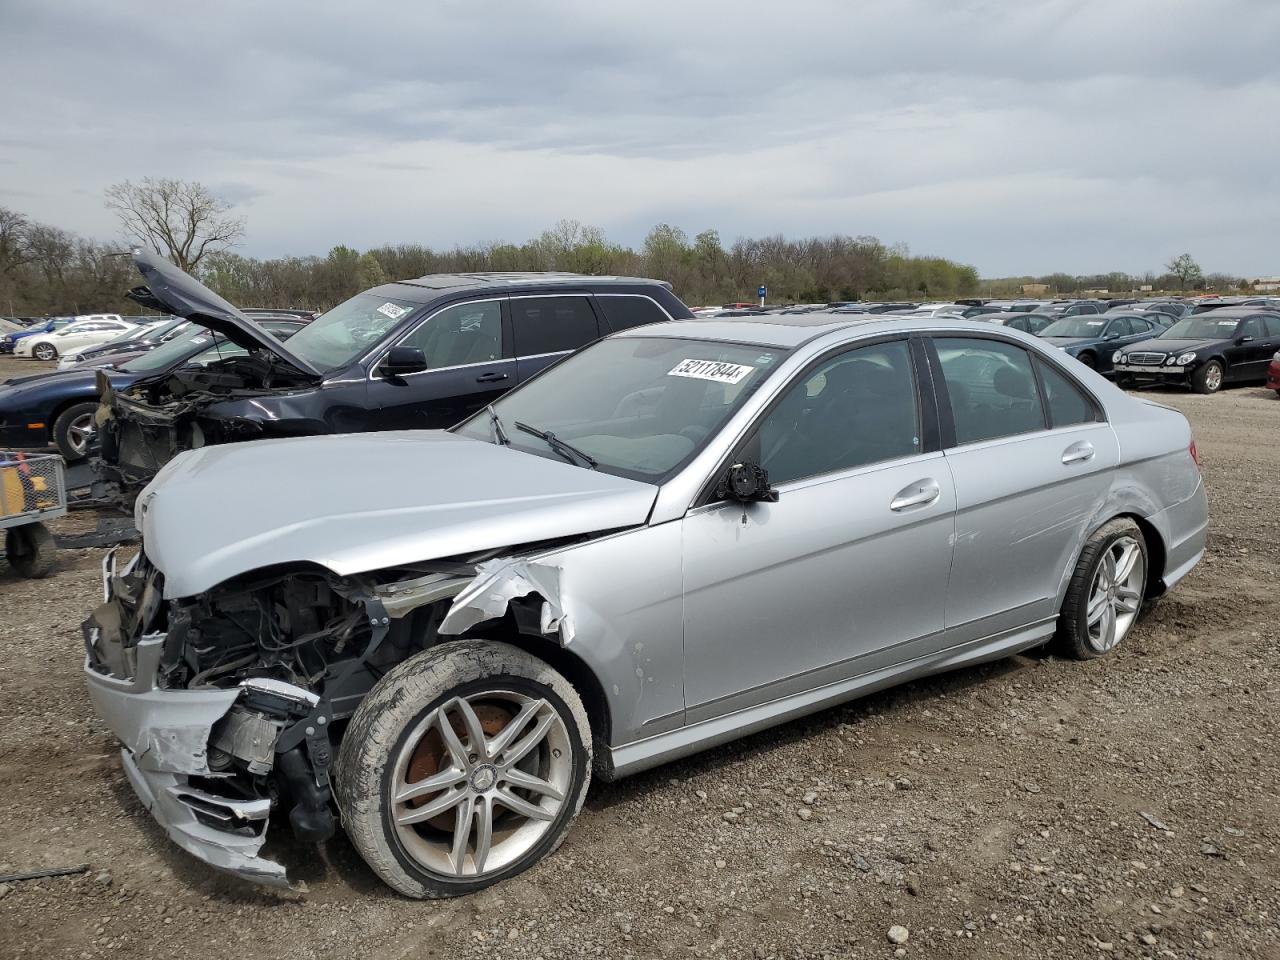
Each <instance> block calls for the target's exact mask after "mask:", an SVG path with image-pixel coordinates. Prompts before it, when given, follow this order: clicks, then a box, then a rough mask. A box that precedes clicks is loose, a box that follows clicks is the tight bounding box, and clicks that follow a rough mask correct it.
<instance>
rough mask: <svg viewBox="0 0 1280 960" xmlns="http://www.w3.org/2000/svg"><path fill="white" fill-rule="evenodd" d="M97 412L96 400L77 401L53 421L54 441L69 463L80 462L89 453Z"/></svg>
mask: <svg viewBox="0 0 1280 960" xmlns="http://www.w3.org/2000/svg"><path fill="white" fill-rule="evenodd" d="M97 412H98V404H97V403H96V402H95V403H77V404H73V405H72V406H70V407H67V409H66V410H63V411H62V413H60V414H59V415H58V419H57V420H55V421H53V442H54V444H55V445H56V446H57V448H58V452H59V453H60V454H62V459H63V460H65V461H67V463H78V462H80V461H81V460H83V459H84V458H85V457H87V456H88V455H89V451H90V449H91V448H92V446H93V441H94V434H95V432H96V428H95V425H94V419H93V418H94V416H95V415H96V414H97Z"/></svg>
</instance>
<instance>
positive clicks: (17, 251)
mask: <svg viewBox="0 0 1280 960" xmlns="http://www.w3.org/2000/svg"><path fill="white" fill-rule="evenodd" d="M29 228H30V224H29V223H28V222H27V218H26V217H24V216H23V215H22V214H20V213H18V211H17V210H10V209H8V208H7V207H0V276H3V275H4V274H6V273H10V272H12V271H13V270H15V269H16V268H17V267H19V266H21V265H22V264H24V263H26V262H27V261H28V260H30V259H31V257H30V255H29V252H28V245H27V233H28V230H29Z"/></svg>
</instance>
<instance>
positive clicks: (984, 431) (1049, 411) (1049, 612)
mask: <svg viewBox="0 0 1280 960" xmlns="http://www.w3.org/2000/svg"><path fill="white" fill-rule="evenodd" d="M930 346H931V351H932V361H933V365H934V369H935V376H934V381H935V383H936V384H937V385H938V390H939V394H940V396H939V406H940V408H941V409H942V411H943V417H942V419H943V424H942V433H943V443H944V445H945V447H946V456H947V462H948V464H949V465H950V467H951V475H952V478H953V480H954V483H955V489H956V500H957V505H956V533H955V556H954V559H953V563H952V568H951V578H950V580H949V581H948V584H947V600H946V624H947V628H948V630H949V631H951V632H952V640H953V641H954V642H965V641H966V640H968V639H976V638H979V637H985V636H992V635H995V634H998V633H1000V632H1003V631H1005V630H1011V629H1015V628H1017V627H1021V626H1026V625H1028V624H1031V623H1034V622H1037V621H1041V620H1046V619H1048V618H1051V617H1053V616H1054V615H1055V613H1056V609H1055V603H1056V597H1057V595H1058V590H1059V587H1060V586H1061V583H1062V579H1063V577H1064V575H1065V573H1066V571H1068V570H1070V569H1071V564H1072V562H1073V561H1074V558H1075V556H1076V553H1077V551H1078V550H1079V548H1080V544H1081V543H1082V542H1083V538H1084V536H1085V535H1086V533H1087V532H1088V531H1087V530H1086V529H1085V528H1086V526H1087V524H1088V523H1089V521H1090V519H1091V518H1092V517H1093V516H1094V515H1095V513H1096V511H1097V509H1098V507H1099V505H1100V504H1101V501H1102V499H1103V498H1104V497H1105V495H1106V493H1107V490H1108V488H1109V485H1110V483H1111V472H1112V471H1113V470H1114V469H1115V467H1116V464H1117V463H1118V462H1119V446H1118V444H1117V442H1116V438H1115V434H1114V433H1113V431H1112V429H1111V427H1110V425H1109V424H1107V423H1106V422H1105V419H1104V416H1103V411H1102V407H1101V405H1100V404H1098V403H1097V401H1096V400H1095V399H1094V398H1093V397H1092V396H1090V395H1089V393H1088V392H1087V391H1086V390H1085V389H1084V388H1083V387H1082V386H1081V385H1080V384H1079V383H1078V382H1077V381H1076V380H1075V379H1074V377H1073V376H1072V375H1071V374H1070V373H1069V372H1068V369H1067V367H1065V366H1060V365H1058V364H1057V363H1056V362H1050V361H1047V360H1044V359H1043V358H1040V357H1039V356H1036V355H1033V354H1032V352H1031V351H1028V350H1026V349H1024V348H1023V347H1021V346H1020V345H1017V344H1014V343H1011V342H1009V341H1005V340H1000V339H997V338H992V337H978V336H965V337H944V336H938V337H935V338H933V339H932V340H931V342H930Z"/></svg>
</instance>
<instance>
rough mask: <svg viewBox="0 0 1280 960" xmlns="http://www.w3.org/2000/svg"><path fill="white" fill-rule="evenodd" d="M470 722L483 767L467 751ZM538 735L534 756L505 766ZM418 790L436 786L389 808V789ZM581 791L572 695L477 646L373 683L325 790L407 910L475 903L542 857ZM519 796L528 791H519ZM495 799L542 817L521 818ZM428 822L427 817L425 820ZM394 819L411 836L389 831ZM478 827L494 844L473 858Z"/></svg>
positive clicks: (584, 760)
mask: <svg viewBox="0 0 1280 960" xmlns="http://www.w3.org/2000/svg"><path fill="white" fill-rule="evenodd" d="M460 704H462V705H465V706H466V708H467V709H469V710H470V711H471V715H470V717H469V718H468V717H467V716H466V715H465V713H464V712H463V709H462V706H460ZM526 713H527V716H526ZM504 717H505V718H508V719H506V720H505V721H504V719H503V718H504ZM513 717H514V719H510V718H513ZM522 718H523V719H522ZM472 722H474V723H478V724H479V725H480V727H481V729H480V731H479V732H480V734H481V736H480V738H479V739H483V740H484V742H485V744H486V752H485V753H484V755H480V756H477V752H476V751H474V750H473V747H472V745H473V743H474V742H475V738H473V737H472V736H471V735H470V734H469V733H468V732H467V731H468V730H469V729H471V727H470V724H471V723H472ZM513 725H514V731H513V732H510V733H508V731H509V730H511V728H512V726H513ZM449 730H452V733H453V736H452V737H451V738H449V737H448V735H447V731H449ZM540 730H542V731H544V732H543V733H541V734H540V739H539V740H538V743H537V744H536V745H535V746H533V748H532V749H530V750H529V751H528V752H527V753H525V754H523V755H522V756H520V757H518V758H515V759H514V760H513V761H511V762H503V759H502V758H503V757H504V756H510V751H512V750H516V749H517V748H519V747H521V746H523V745H524V744H526V743H527V741H529V740H534V739H538V737H539V731H540ZM504 737H507V738H508V739H507V740H506V742H505V743H503V742H502V741H503V738H504ZM490 749H492V750H493V753H492V754H489V753H488V752H487V751H488V750H490ZM488 760H492V761H493V762H486V761H488ZM477 761H478V762H477ZM415 768H416V769H415ZM517 775H518V779H517ZM427 780H434V781H437V783H438V784H439V785H438V786H437V787H435V789H434V790H427V791H421V792H420V793H419V794H416V795H412V796H402V797H401V799H400V802H395V800H394V796H395V792H396V791H395V790H394V788H395V787H396V786H399V787H400V791H402V792H403V791H405V790H408V789H409V788H410V786H411V785H415V784H423V783H426V781H427ZM590 781H591V728H590V724H589V723H588V721H587V714H586V710H585V709H583V706H582V701H581V699H580V698H579V697H578V694H577V691H575V690H574V688H573V686H572V685H571V684H570V683H569V681H567V680H566V679H565V678H564V677H562V676H561V675H560V674H559V673H557V672H556V671H555V670H553V669H552V668H551V667H550V666H548V665H547V664H546V663H543V662H542V661H541V660H538V659H537V658H536V657H533V656H531V655H530V654H528V653H525V652H524V651H523V650H520V649H518V648H516V647H513V646H510V645H509V644H505V643H497V642H493V641H482V640H458V641H455V642H451V643H445V644H441V645H440V646H436V647H432V648H431V649H430V650H427V651H425V652H423V653H420V654H418V655H416V656H414V657H411V658H409V659H408V660H406V661H405V662H404V663H402V664H400V665H399V666H398V667H396V668H395V669H394V670H392V671H391V672H390V673H388V674H387V675H386V676H385V677H383V678H382V679H381V680H380V681H378V683H377V685H376V686H375V687H374V688H373V690H371V691H370V692H369V695H368V696H366V697H365V698H364V700H363V701H362V702H361V704H360V706H359V708H358V709H357V710H356V712H355V715H354V716H353V717H352V719H351V723H350V724H349V725H348V727H347V730H346V733H345V735H344V736H343V738H342V744H341V747H340V748H339V751H338V760H337V765H336V770H335V777H334V785H335V792H336V797H337V801H338V808H339V809H340V810H341V811H342V822H343V826H344V827H345V829H346V831H347V834H348V836H349V837H350V838H351V842H352V843H353V844H354V845H355V848H356V849H357V850H358V851H359V852H360V855H361V856H362V857H363V858H364V859H365V861H366V862H367V863H368V864H369V866H370V867H371V868H373V870H374V872H375V873H377V874H378V876H380V877H381V878H382V879H383V880H384V881H386V883H387V884H388V885H389V886H391V887H392V888H394V889H395V890H397V891H399V892H400V893H402V894H404V895H405V896H408V897H414V898H418V899H438V898H443V897H454V896H459V895H462V894H467V893H473V892H475V891H477V890H482V889H484V888H485V887H488V886H491V885H493V884H495V883H498V882H499V881H502V880H505V879H507V878H509V877H512V876H515V875H516V874H518V873H520V872H522V871H524V870H527V869H528V868H529V867H531V866H533V865H534V864H535V863H537V862H538V861H539V860H541V859H542V858H543V857H545V856H547V855H548V854H550V853H552V852H553V851H554V850H555V849H556V848H557V847H558V846H559V845H560V844H561V842H562V841H563V840H564V837H565V835H566V834H567V833H568V831H569V826H570V824H571V823H572V822H573V819H574V817H576V816H577V815H578V811H579V810H580V809H581V808H582V801H583V799H584V798H585V797H586V795H587V787H588V785H589V784H590ZM531 783H536V784H538V785H539V789H536V790H535V789H526V787H525V786H523V785H524V784H531ZM548 786H550V787H552V791H553V792H552V793H548V792H547V791H546V790H545V789H543V788H546V787H548ZM516 791H518V793H517V792H516ZM553 794H554V795H553ZM459 795H461V796H462V799H460V800H458V799H453V798H455V797H457V796H459ZM505 798H511V800H510V802H511V803H516V802H517V801H521V802H522V803H523V808H524V809H526V810H527V809H530V808H532V809H535V810H540V811H541V812H540V813H539V814H538V816H537V817H531V816H529V815H528V814H527V813H523V812H519V811H520V808H519V807H518V806H507V803H508V801H507V799H505ZM428 808H430V809H431V810H436V811H438V812H436V813H435V814H434V815H430V817H429V818H428V816H427V814H428ZM418 811H421V813H419V812H418ZM405 817H409V818H413V820H414V822H411V823H407V824H406V823H401V822H398V821H399V820H400V819H402V818H405ZM486 818H487V819H488V822H489V823H490V835H491V836H493V843H492V845H491V846H486V848H485V852H484V853H482V852H481V834H482V830H483V824H484V823H485V822H486ZM522 819H523V821H524V822H523V823H521V822H520V821H521V820H522ZM462 822H465V824H466V826H465V833H464V834H462V841H461V850H460V851H459V846H458V840H457V838H458V836H459V834H458V827H459V824H460V823H462ZM493 824H497V825H498V828H497V829H496V830H495V829H494V826H493ZM495 834H496V836H495ZM473 835H474V841H475V842H474V844H473V843H472V842H471V841H472V836H473Z"/></svg>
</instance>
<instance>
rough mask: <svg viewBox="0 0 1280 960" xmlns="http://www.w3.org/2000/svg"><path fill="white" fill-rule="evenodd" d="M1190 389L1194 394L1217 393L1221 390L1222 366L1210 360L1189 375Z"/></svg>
mask: <svg viewBox="0 0 1280 960" xmlns="http://www.w3.org/2000/svg"><path fill="white" fill-rule="evenodd" d="M1191 387H1192V389H1193V390H1195V392H1196V393H1217V392H1218V391H1219V390H1221V389H1222V364H1221V363H1219V362H1218V361H1217V360H1210V361H1209V362H1208V363H1206V364H1204V365H1203V366H1202V367H1200V369H1199V370H1197V371H1195V373H1193V374H1191Z"/></svg>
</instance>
